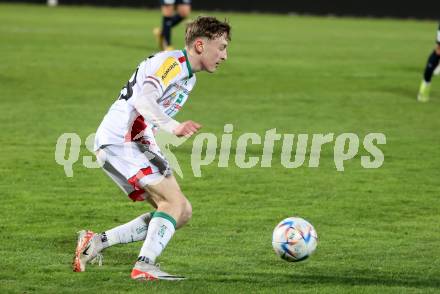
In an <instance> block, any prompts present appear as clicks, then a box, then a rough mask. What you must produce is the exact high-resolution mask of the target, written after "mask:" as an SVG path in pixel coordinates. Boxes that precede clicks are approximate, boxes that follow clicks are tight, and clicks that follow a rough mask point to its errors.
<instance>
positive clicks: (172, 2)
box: [160, 0, 191, 6]
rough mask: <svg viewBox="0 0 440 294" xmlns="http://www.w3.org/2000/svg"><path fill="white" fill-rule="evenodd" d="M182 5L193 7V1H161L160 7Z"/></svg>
mask: <svg viewBox="0 0 440 294" xmlns="http://www.w3.org/2000/svg"><path fill="white" fill-rule="evenodd" d="M180 4H188V5H191V0H160V6H164V5H180Z"/></svg>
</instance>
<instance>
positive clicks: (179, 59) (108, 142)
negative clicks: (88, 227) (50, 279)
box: [73, 16, 231, 280]
mask: <svg viewBox="0 0 440 294" xmlns="http://www.w3.org/2000/svg"><path fill="white" fill-rule="evenodd" d="M230 29H231V28H230V26H229V24H228V23H227V22H222V21H219V20H217V19H216V18H214V17H207V16H205V17H198V18H197V19H196V20H194V21H193V22H191V23H189V24H188V25H187V28H186V33H185V34H186V36H185V44H186V46H185V49H183V50H175V51H163V52H160V53H157V54H155V55H153V56H150V57H149V58H147V59H146V60H144V61H142V62H141V63H140V64H139V66H138V68H137V69H136V71H135V72H134V73H133V75H132V76H131V78H130V80H129V81H128V82H127V84H126V85H125V87H124V88H123V89H122V90H121V93H120V95H119V98H118V99H117V100H116V101H115V102H114V103H113V105H112V106H111V107H110V109H109V111H108V113H107V114H106V115H105V117H104V119H103V121H102V123H101V125H100V126H99V128H98V130H97V132H96V138H95V150H96V154H97V159H98V160H99V161H100V162H102V163H103V166H102V167H103V169H104V171H105V172H106V173H107V174H108V175H109V176H110V178H112V180H113V181H114V182H116V184H117V185H118V186H119V187H120V188H121V189H122V190H123V191H124V192H125V193H126V194H127V195H128V197H130V198H131V199H132V200H133V201H143V200H147V201H148V202H149V203H150V204H151V205H152V206H153V207H154V208H155V211H153V212H149V213H145V214H142V215H141V216H139V217H137V218H136V219H134V220H132V221H130V222H128V223H126V224H123V225H121V226H118V227H115V228H112V229H110V230H107V231H105V232H103V233H101V234H98V233H94V232H92V231H81V232H79V236H78V244H77V248H76V252H75V256H74V260H73V269H74V271H84V270H85V267H86V264H87V263H88V262H90V261H92V260H93V259H94V258H96V257H97V256H99V254H100V252H101V251H102V250H103V249H105V248H107V247H110V246H113V245H115V244H123V243H130V242H135V241H144V242H143V245H142V248H141V250H140V253H139V257H138V259H137V262H136V263H135V265H134V268H133V270H132V272H131V277H132V279H136V280H137V279H140V280H156V279H163V280H179V279H182V278H183V277H180V276H174V275H170V274H168V273H166V272H164V271H162V270H161V269H159V267H157V266H156V265H155V261H156V259H157V257H158V256H159V255H160V254H161V253H162V251H163V250H164V248H165V246H166V245H167V244H168V242H169V241H170V239H171V237H172V236H173V234H174V232H175V230H176V229H178V228H180V227H182V226H183V225H185V224H186V223H187V222H188V221H189V219H190V218H191V213H192V208H191V204H190V203H189V201H188V199H187V198H186V197H185V196H184V194H183V193H182V191H181V190H180V187H179V185H178V183H177V181H176V179H175V177H174V176H173V174H172V172H171V171H170V168H169V165H168V162H167V160H166V159H165V158H164V156H163V155H162V154H161V152H160V150H159V147H158V145H157V144H156V141H155V137H154V134H153V133H154V131H153V129H154V128H156V127H158V128H160V129H162V130H164V131H166V132H169V133H172V134H174V135H176V136H185V137H190V136H192V135H193V134H195V133H196V132H197V131H198V130H199V129H200V127H201V126H200V124H198V123H196V122H194V121H191V120H189V121H185V122H181V123H180V122H178V121H176V120H174V119H173V118H171V117H172V116H174V115H175V114H176V113H177V112H178V111H179V110H180V109H181V108H182V106H183V104H184V103H185V102H186V100H187V99H188V95H189V93H190V92H191V90H192V89H193V87H194V85H195V82H196V76H195V74H194V73H196V72H199V71H206V72H210V73H212V72H215V71H216V70H217V67H218V66H219V64H221V63H222V62H223V61H225V60H226V58H227V46H228V42H229V41H230Z"/></svg>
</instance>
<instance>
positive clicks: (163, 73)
mask: <svg viewBox="0 0 440 294" xmlns="http://www.w3.org/2000/svg"><path fill="white" fill-rule="evenodd" d="M181 61H182V59H181V58H179V57H177V56H175V55H172V54H166V53H162V54H160V55H158V56H154V57H152V58H151V60H150V62H149V64H147V68H146V71H145V74H146V77H145V83H151V84H153V85H154V86H155V87H156V88H157V89H158V90H159V94H160V96H162V95H163V93H164V92H165V91H166V89H167V88H168V86H170V85H171V84H173V83H174V82H176V81H178V80H182V79H185V78H187V76H188V73H187V71H186V70H185V69H184V67H183V65H184V64H183V63H182V62H181Z"/></svg>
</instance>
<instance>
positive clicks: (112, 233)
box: [101, 213, 152, 248]
mask: <svg viewBox="0 0 440 294" xmlns="http://www.w3.org/2000/svg"><path fill="white" fill-rule="evenodd" d="M151 214H152V213H145V214H143V215H141V216H139V217H137V218H135V219H134V220H132V221H130V222H128V223H126V224H123V225H120V226H117V227H116V228H113V229H110V230H108V231H105V232H103V233H102V234H101V240H102V244H103V246H104V248H107V247H110V246H113V245H115V244H125V243H131V242H136V241H141V240H145V237H146V236H147V231H148V224H149V222H150V220H151Z"/></svg>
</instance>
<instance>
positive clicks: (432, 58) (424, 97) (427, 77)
mask: <svg viewBox="0 0 440 294" xmlns="http://www.w3.org/2000/svg"><path fill="white" fill-rule="evenodd" d="M439 61H440V22H439V27H438V30H437V45H436V47H435V49H434V51H432V53H431V55H429V58H428V62H427V63H426V67H425V71H424V74H423V80H422V83H421V84H420V88H419V94H418V95H417V100H418V101H420V102H428V101H429V92H430V88H431V79H432V75H433V74H434V71H436V73H438V68H437V67H438V65H439ZM436 68H437V70H436Z"/></svg>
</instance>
